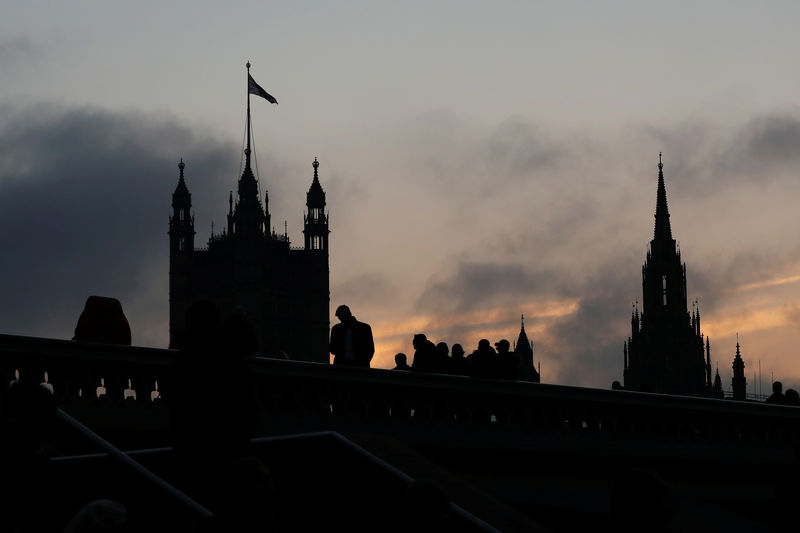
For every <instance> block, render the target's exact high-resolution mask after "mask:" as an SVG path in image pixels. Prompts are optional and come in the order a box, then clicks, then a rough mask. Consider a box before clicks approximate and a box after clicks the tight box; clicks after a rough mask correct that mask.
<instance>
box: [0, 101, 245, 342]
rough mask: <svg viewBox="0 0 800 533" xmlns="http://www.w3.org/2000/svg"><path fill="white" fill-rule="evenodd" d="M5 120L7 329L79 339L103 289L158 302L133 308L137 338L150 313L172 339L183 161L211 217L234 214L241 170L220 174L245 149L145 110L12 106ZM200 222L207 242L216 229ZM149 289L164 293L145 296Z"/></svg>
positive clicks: (1, 116)
mask: <svg viewBox="0 0 800 533" xmlns="http://www.w3.org/2000/svg"><path fill="white" fill-rule="evenodd" d="M0 124H2V126H0V227H2V228H3V231H2V233H0V249H2V250H4V253H3V255H2V260H0V278H2V279H3V280H4V287H3V298H2V301H3V305H2V306H0V324H2V330H3V332H7V333H16V334H29V335H42V336H53V337H60V338H65V337H67V338H68V337H71V335H72V330H73V328H74V324H75V322H76V321H77V317H78V314H79V313H80V311H81V309H82V306H83V302H84V301H85V299H86V297H87V296H89V295H91V294H103V295H107V296H114V297H117V298H119V299H120V300H121V301H122V302H123V306H125V304H126V302H132V301H135V302H137V307H140V308H142V309H147V310H148V316H131V315H130V314H129V316H128V318H129V321H130V322H131V326H132V329H133V334H134V342H137V341H139V342H141V339H140V338H137V323H139V322H145V321H148V322H153V321H156V322H158V321H160V322H161V323H163V332H164V338H166V329H167V328H166V321H167V316H168V302H167V293H166V290H167V284H166V279H167V270H168V252H167V251H168V242H167V235H166V232H167V229H168V228H167V226H168V214H169V206H170V201H171V194H172V192H173V190H174V188H175V185H176V183H177V167H176V164H177V159H178V158H179V157H181V156H182V157H184V159H185V160H186V161H187V167H186V176H187V183H188V185H189V188H190V190H191V192H192V194H193V202H194V206H195V211H196V212H201V211H204V212H205V213H207V214H206V215H205V216H206V217H207V218H206V220H208V218H210V212H212V211H213V212H218V213H219V214H220V216H221V215H222V214H223V210H224V209H225V204H226V202H225V199H226V197H227V194H226V193H227V189H228V188H229V183H226V181H231V180H224V179H220V177H227V176H230V175H231V169H232V168H235V165H236V161H235V158H236V156H237V152H238V150H237V149H236V148H235V147H234V146H231V145H228V144H225V143H221V142H218V141H215V140H213V139H209V138H202V137H199V136H197V135H195V134H193V133H192V132H191V131H190V130H189V129H188V128H187V127H186V126H183V125H179V124H176V123H175V122H174V121H170V120H169V119H164V118H156V117H153V116H148V115H142V114H137V113H111V112H107V111H101V110H97V109H79V110H75V109H59V108H58V107H54V106H50V107H46V106H37V107H36V108H33V107H31V108H25V109H13V108H10V107H8V106H5V107H3V108H1V109H0ZM212 206H213V207H212ZM199 218H200V217H198V219H199ZM197 228H198V235H197V241H196V243H197V245H202V244H203V240H204V238H205V237H207V232H206V231H203V225H202V224H200V223H198V224H197ZM154 265H158V266H159V268H154ZM142 294H147V295H150V294H160V297H161V298H162V301H161V302H157V305H156V304H153V303H152V302H150V303H142V302H141V295H142ZM154 309H155V311H154ZM153 313H154V314H155V316H153Z"/></svg>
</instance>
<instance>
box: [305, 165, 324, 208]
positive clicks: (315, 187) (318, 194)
mask: <svg viewBox="0 0 800 533" xmlns="http://www.w3.org/2000/svg"><path fill="white" fill-rule="evenodd" d="M311 166H312V167H314V179H313V180H312V181H311V187H310V188H309V189H308V193H307V194H306V206H307V207H325V191H323V190H322V185H320V183H319V171H318V169H319V161H317V158H316V157H315V158H314V162H313V163H311Z"/></svg>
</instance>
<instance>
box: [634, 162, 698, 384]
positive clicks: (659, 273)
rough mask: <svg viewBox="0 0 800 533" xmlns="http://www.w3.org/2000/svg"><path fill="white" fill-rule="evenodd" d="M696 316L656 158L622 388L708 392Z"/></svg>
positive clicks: (661, 172) (696, 311)
mask: <svg viewBox="0 0 800 533" xmlns="http://www.w3.org/2000/svg"><path fill="white" fill-rule="evenodd" d="M703 344H704V343H703V335H702V333H701V332H700V313H699V311H698V310H697V309H693V311H692V314H691V315H690V314H689V310H688V307H687V297H686V265H685V264H684V263H682V262H681V253H680V250H679V249H678V246H677V243H676V241H675V239H673V238H672V228H671V226H670V218H669V209H668V207H667V190H666V187H665V185H664V164H663V163H662V162H661V154H659V155H658V188H657V192H656V213H655V228H654V231H653V240H652V241H650V248H649V250H648V251H647V259H646V261H645V264H644V266H642V312H641V315H640V314H639V309H638V306H636V308H635V309H634V314H633V316H632V318H631V336H630V337H629V338H628V342H627V343H626V352H627V357H626V359H627V362H626V363H627V364H626V367H625V369H624V379H625V388H626V389H628V390H641V391H650V392H661V393H668V394H689V395H708V394H710V393H711V368H710V361H707V360H706V359H707V358H706V357H704V355H705V354H704V353H703V352H704V350H703V348H704V346H703Z"/></svg>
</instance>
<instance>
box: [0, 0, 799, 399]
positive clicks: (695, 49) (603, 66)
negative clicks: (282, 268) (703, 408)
mask: <svg viewBox="0 0 800 533" xmlns="http://www.w3.org/2000/svg"><path fill="white" fill-rule="evenodd" d="M14 4H16V5H14ZM163 4H164V3H163V2H148V1H139V2H135V3H133V2H130V3H123V2H105V1H103V2H100V1H97V2H84V1H75V2H69V3H64V2H52V3H51V2H37V1H31V2H25V3H24V5H23V3H21V2H16V3H13V4H12V5H6V6H4V8H3V17H2V18H1V19H0V72H2V78H3V82H2V84H0V225H1V226H2V228H3V230H2V232H0V250H2V252H0V278H1V279H2V280H3V281H2V284H0V331H1V332H3V333H11V334H23V335H39V336H48V337H55V338H70V337H71V336H72V333H73V329H74V327H75V323H76V321H77V318H78V316H79V314H80V312H81V309H82V307H83V303H84V301H85V299H86V297H87V296H88V295H90V294H100V295H106V296H114V297H117V298H119V299H120V300H121V301H122V304H123V307H124V309H125V312H126V314H127V316H128V319H129V321H130V323H131V327H132V330H133V339H134V343H135V344H140V345H146V346H165V345H166V343H167V337H168V331H167V328H168V325H167V320H168V318H167V317H168V299H167V274H168V254H167V245H168V241H167V234H166V232H167V222H168V214H169V205H170V200H171V193H172V191H173V190H174V187H175V184H176V183H177V167H176V165H177V162H178V160H179V158H181V157H182V158H183V159H184V160H185V161H186V163H187V167H186V177H187V183H188V185H189V188H190V190H191V192H192V195H193V203H194V210H195V220H196V227H197V229H198V238H197V242H198V243H200V244H202V243H203V241H204V240H205V239H207V237H208V234H209V232H210V229H211V224H212V222H214V221H216V223H217V224H219V225H221V224H222V222H223V220H224V215H225V212H226V208H227V193H228V191H229V190H231V189H234V188H235V184H236V180H237V179H238V171H239V161H240V153H241V148H242V144H241V142H242V136H243V127H244V113H245V95H246V92H245V90H246V89H245V80H246V74H245V69H244V63H245V61H246V60H248V59H249V60H250V61H251V62H252V64H253V67H252V71H251V72H252V74H253V77H254V78H255V79H256V80H257V81H258V82H259V83H260V84H261V85H262V86H263V87H264V88H265V89H267V90H268V91H269V92H271V93H272V94H273V95H274V96H276V97H277V98H278V101H279V102H280V105H278V106H274V105H270V104H268V103H267V102H266V101H263V100H259V101H254V102H253V122H254V128H255V141H256V144H255V145H256V149H257V155H258V167H259V168H258V170H259V176H260V182H261V187H262V189H268V190H269V192H270V208H271V213H272V219H273V221H274V222H275V223H276V225H277V226H279V228H280V229H282V227H281V226H282V225H283V221H284V220H285V221H286V222H287V224H288V228H289V236H290V238H291V239H292V240H293V242H294V243H298V244H299V243H301V242H302V234H301V230H302V215H303V209H304V202H305V192H306V190H307V189H308V187H309V185H310V183H311V176H312V168H311V162H312V161H313V159H314V157H315V156H316V157H318V158H319V160H320V164H321V166H320V177H321V181H322V184H323V187H324V188H325V190H326V192H327V193H328V205H329V208H330V213H331V225H332V234H331V241H330V246H331V255H330V262H331V305H332V307H333V308H334V309H335V307H336V306H337V305H339V304H341V303H347V304H349V305H350V306H351V308H352V309H353V311H354V313H355V314H356V316H357V317H358V318H359V319H361V320H365V321H367V322H370V323H371V324H372V325H373V330H374V333H375V337H376V344H377V354H376V358H375V360H374V365H375V366H382V367H387V366H390V365H392V364H393V361H392V358H393V355H394V353H396V352H397V351H405V352H408V353H409V354H410V352H411V351H412V349H411V346H410V340H411V336H412V335H413V334H414V333H416V332H425V333H427V334H428V335H429V337H431V338H432V339H433V340H435V341H439V340H445V341H447V342H448V343H454V342H460V343H462V344H463V345H464V346H465V347H466V348H471V347H473V346H474V345H475V344H476V343H477V341H478V340H479V339H480V338H482V337H487V338H490V339H492V340H493V341H495V340H499V339H500V338H509V339H510V340H514V339H516V335H517V333H518V332H519V319H520V315H521V314H522V313H524V314H525V324H526V329H527V330H528V332H529V334H531V335H532V337H533V339H534V342H535V360H536V362H537V363H539V362H541V365H542V371H543V378H544V381H547V382H551V383H564V384H571V385H586V386H595V387H608V386H609V384H610V383H611V381H613V380H614V379H621V377H622V344H623V341H624V340H625V338H626V336H627V335H628V333H629V327H630V326H629V317H630V312H631V304H632V302H634V301H635V300H636V299H637V298H641V270H640V269H641V265H642V263H643V262H644V259H645V254H646V250H647V244H648V241H649V240H650V239H651V238H652V231H653V213H654V210H655V199H656V177H657V167H656V165H657V163H658V152H659V151H662V152H663V153H664V164H665V168H664V171H665V175H666V185H667V194H668V198H669V207H670V212H671V215H672V228H673V234H674V236H675V237H676V239H678V240H679V242H680V246H681V251H682V255H683V258H684V260H685V261H686V263H687V271H688V280H689V288H688V291H689V297H690V299H691V300H692V301H693V300H694V299H697V300H698V301H699V305H700V309H701V312H702V317H703V332H704V333H705V334H707V335H709V336H710V338H711V345H712V364H715V365H716V364H717V362H718V363H719V367H720V374H721V375H722V377H723V383H724V384H725V387H726V388H729V386H730V374H731V360H732V358H733V353H734V352H735V345H736V333H737V332H739V334H740V340H741V345H742V354H743V356H744V359H745V363H746V365H747V369H746V370H747V373H748V381H752V380H753V374H752V372H753V370H754V369H757V368H758V365H759V361H760V364H761V369H762V374H763V378H762V381H763V383H764V384H765V385H764V388H765V389H767V388H768V387H767V385H766V383H767V382H768V381H769V380H770V378H771V376H772V375H773V373H774V376H775V379H782V380H783V381H784V384H785V385H786V386H795V387H797V386H800V358H798V356H797V355H798V354H797V352H798V346H800V327H799V326H800V236H799V235H798V231H797V228H798V209H797V206H796V204H797V199H798V198H800V180H799V179H798V177H800V96H799V95H800V69H797V65H796V50H797V49H798V48H800V34H798V32H797V31H796V21H797V20H800V5H798V4H797V3H796V2H779V1H773V2H769V3H768V4H762V5H757V4H756V3H754V2H736V1H719V2H714V1H708V2H703V3H697V2H675V1H670V2H642V1H630V2H602V3H598V2H585V3H584V2H492V3H487V2H467V1H458V2H456V1H453V2H448V1H442V2H436V3H431V2H413V1H409V2H404V3H403V5H402V7H400V5H399V4H397V3H393V4H390V3H376V2H367V1H363V2H292V3H291V5H288V4H289V3H286V4H287V5H283V6H281V5H270V3H267V2H244V3H240V4H237V5H233V6H226V7H220V3H219V2H199V1H193V2H171V3H169V5H168V6H165V5H163ZM431 4H434V5H431ZM218 227H219V226H218ZM749 390H750V391H752V390H753V389H752V387H751V388H750V389H749Z"/></svg>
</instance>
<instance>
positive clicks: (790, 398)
mask: <svg viewBox="0 0 800 533" xmlns="http://www.w3.org/2000/svg"><path fill="white" fill-rule="evenodd" d="M764 401H765V403H771V404H775V405H794V406H800V393H798V392H797V391H796V390H794V389H787V390H786V393H784V392H783V383H781V382H780V381H775V382H773V383H772V394H771V395H770V396H769V398H767V399H766V400H764Z"/></svg>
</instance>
